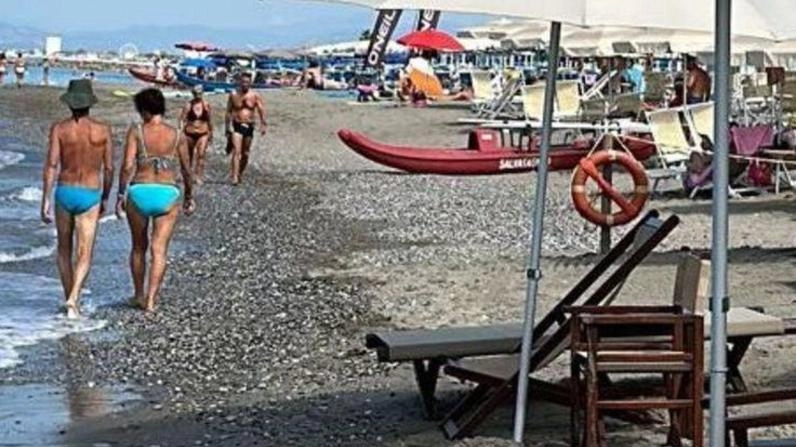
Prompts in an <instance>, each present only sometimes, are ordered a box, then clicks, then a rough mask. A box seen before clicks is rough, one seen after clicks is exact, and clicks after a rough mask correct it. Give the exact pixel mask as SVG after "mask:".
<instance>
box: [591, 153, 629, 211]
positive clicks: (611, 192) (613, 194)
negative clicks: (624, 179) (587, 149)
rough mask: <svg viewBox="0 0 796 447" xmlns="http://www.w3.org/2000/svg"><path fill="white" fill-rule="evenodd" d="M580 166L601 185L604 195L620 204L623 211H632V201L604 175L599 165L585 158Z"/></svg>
mask: <svg viewBox="0 0 796 447" xmlns="http://www.w3.org/2000/svg"><path fill="white" fill-rule="evenodd" d="M580 167H581V168H582V169H583V170H584V171H585V172H586V175H588V176H589V177H591V179H592V180H594V181H595V182H596V183H597V186H599V187H600V190H601V191H602V193H603V194H604V195H606V196H607V197H608V198H609V199H611V201H613V202H614V203H616V204H617V205H619V207H620V208H622V211H626V212H627V211H630V210H632V209H633V208H632V205H631V204H630V202H628V201H627V199H625V196H623V195H622V193H620V192H619V191H618V190H617V189H616V188H615V187H614V186H613V185H611V184H610V183H608V181H606V180H605V177H603V174H602V172H600V171H599V170H598V169H597V166H596V165H595V164H594V162H592V161H591V160H590V159H588V158H584V159H583V161H582V162H581V163H580Z"/></svg>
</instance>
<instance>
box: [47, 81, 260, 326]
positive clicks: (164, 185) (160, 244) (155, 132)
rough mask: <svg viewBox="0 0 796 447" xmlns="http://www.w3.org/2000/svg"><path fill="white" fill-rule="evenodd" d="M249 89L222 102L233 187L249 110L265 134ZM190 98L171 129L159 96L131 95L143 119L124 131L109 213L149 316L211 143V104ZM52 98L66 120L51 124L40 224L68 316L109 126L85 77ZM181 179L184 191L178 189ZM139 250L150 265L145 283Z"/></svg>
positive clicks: (101, 193) (109, 149) (247, 138)
mask: <svg viewBox="0 0 796 447" xmlns="http://www.w3.org/2000/svg"><path fill="white" fill-rule="evenodd" d="M250 87H251V77H250V76H247V75H243V76H241V79H240V82H239V87H238V90H237V91H235V92H233V93H231V94H230V95H229V98H228V101H227V113H226V119H225V125H226V130H227V140H228V153H229V154H230V155H231V162H230V167H231V172H230V177H231V182H232V184H233V185H238V184H239V183H240V182H241V179H242V175H243V172H244V170H245V169H246V166H247V164H248V161H249V151H250V149H251V144H252V140H253V137H254V131H255V121H254V120H255V114H258V115H259V120H260V125H261V128H260V133H261V134H262V135H265V133H266V126H267V125H266V120H265V104H264V101H263V99H262V97H261V96H260V95H259V94H257V93H256V92H254V91H253V90H251V88H250ZM193 94H194V98H193V99H192V100H191V101H189V102H188V104H186V106H185V107H184V109H183V110H182V113H181V114H180V124H179V126H177V127H174V126H171V125H169V124H167V123H166V119H165V117H164V116H165V113H166V100H165V97H164V96H163V93H162V92H161V91H160V90H158V89H154V88H148V89H144V90H141V91H140V92H138V93H137V94H136V95H135V96H134V97H133V103H134V106H135V109H136V111H137V112H138V115H139V116H140V118H141V123H140V124H136V125H134V126H131V127H130V128H129V130H128V131H127V135H126V137H125V140H124V155H123V158H122V163H121V169H120V174H119V182H118V191H117V197H116V203H115V212H116V215H117V217H118V218H120V219H122V218H123V217H124V216H125V215H126V218H127V222H128V225H129V227H130V233H131V236H132V249H131V252H130V258H129V263H130V270H131V274H132V278H133V287H134V295H133V297H132V298H131V299H130V304H131V305H133V306H135V307H138V308H141V309H143V310H145V311H147V312H152V311H154V309H155V307H156V306H157V303H158V293H159V291H160V287H161V284H162V282H163V278H164V275H165V272H166V255H167V251H168V246H169V242H170V240H171V237H172V234H173V232H174V228H175V225H176V223H177V220H178V217H179V214H180V208H182V210H183V212H184V213H185V214H186V215H190V214H192V213H193V212H194V211H195V209H196V201H195V197H194V191H195V190H194V184H195V183H197V184H200V183H201V182H202V178H203V175H204V156H205V152H206V149H207V147H208V145H209V143H210V142H211V141H212V138H213V122H212V115H211V108H210V104H209V103H208V102H207V101H206V100H204V98H203V95H202V90H201V89H200V88H197V89H194V91H193ZM60 99H61V101H62V102H63V103H64V104H66V105H67V107H69V110H70V112H71V115H70V116H69V117H68V118H66V119H63V120H61V121H57V122H55V123H54V124H53V125H52V128H51V130H50V135H49V145H48V151H47V156H46V159H45V162H44V171H43V183H44V186H43V195H42V202H41V219H42V221H43V222H44V223H48V224H49V223H51V222H53V221H55V225H56V233H57V239H58V245H57V246H58V257H57V265H58V270H59V273H60V276H61V284H62V286H63V289H64V295H65V298H66V303H65V305H66V313H67V315H68V316H69V317H76V316H78V315H79V314H80V304H79V300H80V292H81V289H82V287H83V283H84V282H85V280H86V278H87V276H88V273H89V269H90V266H91V258H92V253H93V248H94V242H95V240H96V235H97V227H98V224H99V220H100V217H101V216H102V215H103V214H105V212H106V211H107V210H109V208H108V199H109V197H110V195H111V190H112V187H113V179H114V162H113V159H114V157H113V136H112V132H111V128H110V126H108V125H107V124H105V123H103V122H101V121H99V120H97V119H95V118H93V117H92V116H90V111H91V108H92V107H93V106H94V105H96V104H97V102H98V98H97V96H96V95H95V94H94V91H93V87H92V83H91V81H90V80H88V79H75V80H72V81H70V83H69V87H68V89H67V91H66V93H64V94H63V95H61V98H60ZM194 166H195V168H194ZM178 171H179V172H178ZM180 176H181V180H182V181H181V183H182V190H180V188H179V186H178V181H179V179H180ZM180 199H182V206H181V207H180V206H179V202H180ZM147 251H149V253H150V260H149V262H150V266H149V271H148V284H145V279H146V276H147ZM73 257H74V259H73ZM145 285H146V286H145Z"/></svg>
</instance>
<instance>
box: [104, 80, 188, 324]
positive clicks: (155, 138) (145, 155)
mask: <svg viewBox="0 0 796 447" xmlns="http://www.w3.org/2000/svg"><path fill="white" fill-rule="evenodd" d="M133 101H134V103H135V108H136V111H137V112H138V114H139V115H140V116H141V119H142V120H143V123H142V124H139V125H137V126H133V127H131V128H130V130H129V131H128V132H127V140H126V143H125V150H124V160H123V162H122V172H121V175H120V176H119V195H118V197H117V201H116V215H117V216H119V217H120V218H121V216H122V215H123V214H124V213H125V211H126V213H127V222H128V224H129V225H130V233H131V236H132V242H133V244H132V245H133V246H132V250H131V252H130V270H131V272H132V276H133V286H134V288H135V295H134V296H133V298H132V299H131V304H132V305H134V306H137V307H140V308H141V309H143V310H145V311H147V312H152V311H154V310H155V306H156V305H157V303H158V293H159V291H160V286H161V284H162V283H163V277H164V276H165V274H166V252H167V251H168V248H169V242H170V241H171V236H172V233H173V232H174V226H175V225H176V224H177V218H178V217H179V215H180V207H179V206H178V202H179V200H180V196H181V195H182V193H181V192H180V188H178V187H177V172H176V171H177V168H178V166H179V169H180V170H181V172H182V181H183V188H184V197H183V201H182V209H183V210H184V211H185V214H186V215H191V214H193V212H194V210H195V209H196V203H195V202H194V199H193V180H192V174H191V169H190V161H189V157H188V146H187V144H186V141H185V138H183V137H182V135H181V133H180V132H179V131H178V130H177V129H175V128H173V127H171V126H169V125H168V124H166V122H165V119H164V118H163V115H164V114H165V113H166V100H165V98H164V97H163V93H161V91H160V90H157V89H154V88H149V89H145V90H142V91H140V92H138V94H136V95H135V97H134V98H133ZM131 181H132V182H131ZM128 186H129V188H128ZM150 226H151V229H152V231H151V233H150ZM147 249H148V250H149V251H150V253H151V255H152V257H151V260H150V262H151V265H150V268H149V281H148V287H147V288H146V289H145V288H144V277H145V276H146V270H147V269H146V254H147Z"/></svg>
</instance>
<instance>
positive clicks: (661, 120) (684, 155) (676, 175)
mask: <svg viewBox="0 0 796 447" xmlns="http://www.w3.org/2000/svg"><path fill="white" fill-rule="evenodd" d="M680 111H681V110H680V109H663V110H657V111H654V112H647V114H646V115H647V122H648V123H649V126H650V131H651V133H652V139H653V141H655V146H656V147H657V149H658V152H657V156H656V160H657V161H658V165H659V166H658V167H656V168H652V169H648V170H647V175H648V176H649V177H650V179H652V180H653V185H652V192H653V193H655V192H656V191H657V189H658V185H659V184H660V182H661V181H662V180H667V179H674V180H678V181H680V182H681V183H682V180H683V176H684V175H685V172H686V162H687V161H688V158H689V155H690V154H691V151H692V150H694V147H693V146H692V145H691V143H690V142H689V141H688V139H687V138H686V136H685V133H684V132H683V124H682V122H681V120H680Z"/></svg>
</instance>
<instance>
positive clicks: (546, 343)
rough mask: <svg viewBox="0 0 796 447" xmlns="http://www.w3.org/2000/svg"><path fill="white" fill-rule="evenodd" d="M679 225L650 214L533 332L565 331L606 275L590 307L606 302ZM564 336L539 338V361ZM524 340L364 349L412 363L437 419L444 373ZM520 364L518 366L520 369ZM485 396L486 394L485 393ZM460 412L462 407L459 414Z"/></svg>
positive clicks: (415, 335) (453, 331) (490, 336)
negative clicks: (568, 311) (570, 313)
mask: <svg viewBox="0 0 796 447" xmlns="http://www.w3.org/2000/svg"><path fill="white" fill-rule="evenodd" d="M678 223H679V219H678V218H677V217H676V216H671V217H669V218H667V219H666V220H662V219H660V218H659V215H658V212H657V211H654V210H653V211H650V212H649V213H647V214H646V215H645V216H644V217H642V218H641V219H640V220H639V221H638V223H637V224H636V225H635V226H634V227H633V228H632V229H631V230H630V231H629V232H628V233H627V234H626V235H625V236H624V237H623V238H622V239H621V240H619V242H617V244H616V245H615V246H614V247H613V248H612V249H611V250H610V251H609V252H608V253H607V254H606V255H605V256H603V257H602V258H601V259H600V261H599V262H598V263H597V264H596V265H595V266H594V267H593V268H592V269H591V270H589V272H588V273H586V274H585V275H584V276H583V277H582V278H581V280H580V281H579V282H578V283H577V284H576V285H575V286H574V287H573V288H572V289H571V290H570V292H569V293H567V294H566V295H565V296H564V297H563V298H562V300H561V302H560V303H558V304H557V305H556V307H555V308H553V309H552V310H551V311H550V312H549V313H548V314H547V315H546V316H545V317H544V318H543V319H542V320H541V322H540V323H539V325H537V328H536V329H534V332H536V333H538V334H537V335H539V334H545V333H547V332H548V331H549V330H551V329H553V328H554V327H555V328H558V329H561V328H562V327H563V326H562V325H563V324H564V322H565V321H564V318H565V316H564V314H563V308H564V307H565V306H569V305H572V304H575V303H576V302H578V301H579V300H582V298H583V296H584V294H586V292H587V291H588V290H589V289H590V288H591V287H593V286H594V285H595V284H596V283H597V281H598V280H600V279H601V278H602V277H603V276H604V275H607V276H608V279H606V280H605V281H604V282H603V284H602V285H601V286H600V288H599V289H598V290H597V291H596V292H595V293H594V294H593V295H592V296H591V297H590V298H589V299H586V300H585V302H586V303H592V304H596V303H599V302H601V301H606V297H607V296H608V295H609V294H610V293H611V292H613V291H614V289H616V288H617V287H618V285H619V284H620V283H621V282H622V281H624V279H625V278H627V276H628V275H629V274H630V273H631V272H632V271H633V269H635V267H636V266H638V264H639V263H640V262H641V261H642V260H643V259H645V258H646V257H647V256H648V255H649V253H650V252H651V251H652V250H653V249H654V248H655V247H656V246H657V245H658V244H659V243H660V242H661V241H662V240H664V239H665V238H666V236H668V235H669V233H671V231H672V230H673V229H674V228H675V227H676V226H677V224H678ZM623 257H624V261H623V262H621V263H620V265H619V266H618V267H617V268H616V270H615V272H614V273H612V274H610V275H608V270H609V269H610V268H611V267H612V266H614V265H615V263H617V262H618V261H619V260H620V258H623ZM564 332H565V331H564ZM562 335H563V333H562V332H561V331H559V332H558V333H557V335H555V337H554V338H548V337H546V338H545V339H544V340H543V339H541V338H540V337H541V335H540V337H535V345H536V347H537V348H538V349H536V352H537V354H536V355H537V356H538V355H540V354H539V353H540V352H542V351H541V350H544V351H545V352H552V351H553V350H551V348H553V347H554V346H553V345H551V343H553V344H555V349H554V350H557V351H558V353H561V352H563V351H564V350H565V348H566V346H564V347H560V346H559V345H560V344H561V343H562V342H563V341H565V339H564V340H562V339H561V336H562ZM521 339H522V324H502V325H492V326H473V327H454V328H440V329H433V330H413V331H390V332H375V333H370V334H367V336H366V337H365V345H366V346H367V347H368V348H369V349H374V350H376V353H377V356H378V360H379V361H381V362H412V363H413V366H414V371H415V379H416V382H417V385H418V388H419V391H420V397H421V402H422V405H423V411H424V413H425V415H426V416H427V417H429V418H433V417H435V415H436V399H435V397H434V394H435V391H436V384H437V380H438V378H439V373H440V370H441V369H442V368H443V367H445V366H446V365H448V366H450V367H451V370H450V372H452V373H454V374H456V373H457V372H462V374H467V373H466V371H467V364H465V363H461V362H459V361H458V360H459V359H464V358H468V357H477V356H489V355H496V354H510V353H514V352H516V351H517V350H518V348H519V347H518V343H519V341H520V340H521ZM509 361H511V359H510V360H509ZM536 362H538V360H536ZM516 363H517V362H516V360H514V367H515V368H516V366H517V365H516ZM482 390H484V391H485V390H486V388H483V389H482ZM480 393H481V392H480V391H479V394H480ZM503 394H505V390H503ZM564 394H565V395H564V399H567V397H566V393H564ZM501 395H502V394H501ZM498 397H499V396H498ZM559 397H560V393H559ZM461 407H462V406H461V405H460V406H458V407H457V408H461ZM460 424H461V423H460ZM465 428H466V424H465ZM455 432H456V430H453V431H452V432H451V435H455V434H456V433H455Z"/></svg>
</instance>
